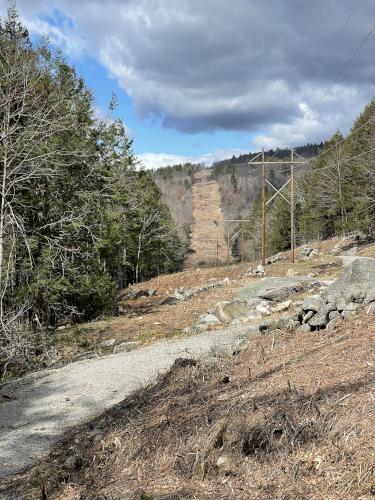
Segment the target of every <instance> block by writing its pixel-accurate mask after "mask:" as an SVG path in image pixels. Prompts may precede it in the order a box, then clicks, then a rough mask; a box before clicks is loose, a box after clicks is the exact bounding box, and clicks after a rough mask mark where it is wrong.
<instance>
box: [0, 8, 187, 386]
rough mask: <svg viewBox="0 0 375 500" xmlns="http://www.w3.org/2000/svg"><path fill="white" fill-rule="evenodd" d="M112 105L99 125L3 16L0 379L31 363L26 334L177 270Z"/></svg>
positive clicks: (163, 212) (53, 59) (59, 62)
mask: <svg viewBox="0 0 375 500" xmlns="http://www.w3.org/2000/svg"><path fill="white" fill-rule="evenodd" d="M115 104H116V103H115V99H113V100H112V101H111V103H110V105H109V109H108V116H109V118H108V119H98V118H97V117H96V113H95V106H94V99H93V94H92V92H91V90H90V89H88V88H87V86H86V85H85V82H84V81H83V80H82V79H81V78H79V77H78V76H77V74H76V71H75V69H74V68H73V67H71V66H70V65H69V64H67V62H66V61H65V59H64V57H63V55H62V54H61V53H60V52H59V51H57V52H53V51H52V50H51V48H50V47H49V44H48V41H46V40H44V39H42V40H41V41H40V42H39V43H38V44H33V43H32V42H31V40H30V37H29V34H28V31H27V29H26V28H25V27H24V26H23V25H22V23H21V22H20V19H19V16H18V13H17V10H16V8H15V6H14V5H13V4H12V5H11V6H10V8H9V10H8V14H7V17H6V18H5V19H3V20H1V22H0V115H1V116H0V118H1V119H0V164H1V171H0V377H1V372H2V373H3V374H4V372H5V371H6V368H7V367H8V366H10V365H11V364H12V363H14V362H15V360H18V361H17V362H21V361H20V360H21V359H22V358H23V357H27V356H29V355H31V354H30V352H31V351H32V350H33V349H34V347H35V346H36V345H37V340H35V342H34V341H32V340H30V339H31V336H30V335H28V334H27V332H29V331H32V332H37V331H39V330H41V329H43V328H45V327H55V326H57V325H58V324H59V323H61V322H62V321H66V320H69V321H81V320H87V319H91V318H93V317H95V316H97V315H99V314H101V313H102V312H103V311H105V310H106V309H107V308H108V307H110V306H111V304H112V300H113V298H114V296H115V294H116V291H117V290H119V289H122V288H124V287H126V286H127V285H128V284H130V283H134V282H136V281H140V280H144V279H147V278H150V277H152V276H155V275H157V274H160V273H165V272H170V271H175V270H177V269H179V268H180V266H181V263H182V261H183V257H184V251H185V249H184V247H183V244H182V243H181V240H180V238H179V236H178V232H177V230H176V227H175V224H174V222H173V220H172V217H171V215H170V212H169V209H168V207H167V206H166V204H165V202H164V201H163V197H162V195H161V193H160V191H159V189H158V188H157V186H156V184H155V182H154V181H153V179H152V177H151V175H149V173H147V172H145V171H142V170H139V168H137V160H136V158H135V156H134V154H133V151H132V141H131V140H130V139H129V138H128V137H127V134H126V128H125V125H124V123H123V122H122V121H121V120H114V119H112V118H110V116H112V113H113V111H114V107H115ZM22 339H23V340H22ZM25 339H27V340H25ZM35 348H36V347H35Z"/></svg>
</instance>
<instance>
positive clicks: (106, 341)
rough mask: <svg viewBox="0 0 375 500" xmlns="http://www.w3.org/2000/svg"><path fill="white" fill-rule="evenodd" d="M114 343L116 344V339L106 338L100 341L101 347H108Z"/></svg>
mask: <svg viewBox="0 0 375 500" xmlns="http://www.w3.org/2000/svg"><path fill="white" fill-rule="evenodd" d="M115 344H116V339H108V340H104V341H103V342H101V343H100V345H101V346H102V347H108V348H109V347H113V346H114V345H115Z"/></svg>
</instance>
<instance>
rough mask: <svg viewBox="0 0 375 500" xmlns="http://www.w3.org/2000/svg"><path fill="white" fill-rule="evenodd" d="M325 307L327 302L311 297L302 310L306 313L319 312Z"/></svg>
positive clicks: (317, 297)
mask: <svg viewBox="0 0 375 500" xmlns="http://www.w3.org/2000/svg"><path fill="white" fill-rule="evenodd" d="M324 306H325V301H324V300H323V299H322V298H321V297H319V296H315V297H309V298H308V299H306V300H305V301H304V303H303V304H302V309H303V310H304V311H306V312H307V311H314V312H319V311H320V310H321V309H322V308H323V307H324Z"/></svg>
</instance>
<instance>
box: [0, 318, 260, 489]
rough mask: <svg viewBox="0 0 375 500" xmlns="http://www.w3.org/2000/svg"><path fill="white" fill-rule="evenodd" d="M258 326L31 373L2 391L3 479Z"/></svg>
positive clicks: (233, 344) (0, 466)
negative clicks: (178, 364) (180, 364)
mask: <svg viewBox="0 0 375 500" xmlns="http://www.w3.org/2000/svg"><path fill="white" fill-rule="evenodd" d="M254 330H255V327H249V325H240V326H238V325H236V326H230V327H228V328H225V329H222V330H217V331H215V332H206V333H203V334H200V335H195V336H192V337H185V338H180V339H178V340H174V341H162V342H159V343H157V344H154V345H152V346H150V347H145V348H141V349H138V350H136V351H132V352H128V353H121V354H113V355H110V356H105V357H101V358H97V359H91V360H86V361H81V362H76V363H72V364H70V365H67V366H64V367H63V368H59V369H54V370H46V371H43V372H38V373H35V374H32V375H31V376H27V377H25V378H23V379H20V380H17V381H15V382H12V383H11V384H8V385H7V386H5V387H3V389H2V390H1V391H0V479H4V478H6V477H7V476H9V475H12V474H16V473H18V472H22V471H23V470H24V469H26V468H27V467H29V466H30V465H31V464H32V463H33V462H34V461H35V460H36V459H37V458H38V457H40V456H42V455H43V454H44V453H45V452H48V450H49V449H50V447H51V445H52V444H53V443H54V442H56V441H57V440H58V439H59V438H60V437H62V435H63V433H64V432H65V431H66V430H68V429H69V428H71V427H72V426H74V425H76V424H78V423H81V422H85V421H88V420H90V419H92V418H94V417H96V416H97V415H99V414H100V413H101V412H103V410H105V409H106V408H110V407H111V406H113V405H115V404H116V403H118V402H120V401H122V400H123V399H124V398H126V397H127V396H128V395H129V394H130V393H131V392H133V391H134V390H135V389H138V388H139V387H140V386H141V385H144V384H148V383H150V382H152V381H153V380H155V378H156V377H157V375H158V374H160V373H162V372H165V371H166V370H168V369H169V368H170V367H171V365H172V364H173V363H174V361H175V360H176V359H177V358H180V357H193V358H197V357H201V356H207V355H210V354H211V355H212V354H214V353H215V352H216V353H217V352H220V351H229V350H232V349H235V348H236V347H238V346H239V345H240V344H241V343H242V342H243V340H244V339H246V338H247V337H248V336H249V334H251V333H252V332H253V331H254Z"/></svg>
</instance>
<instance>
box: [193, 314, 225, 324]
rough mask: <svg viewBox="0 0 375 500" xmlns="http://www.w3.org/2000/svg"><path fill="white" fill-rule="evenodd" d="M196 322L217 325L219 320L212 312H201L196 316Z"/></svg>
mask: <svg viewBox="0 0 375 500" xmlns="http://www.w3.org/2000/svg"><path fill="white" fill-rule="evenodd" d="M198 323H200V324H204V325H217V324H218V323H220V320H219V318H218V317H217V316H215V315H214V314H201V315H200V316H199V318H198Z"/></svg>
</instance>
